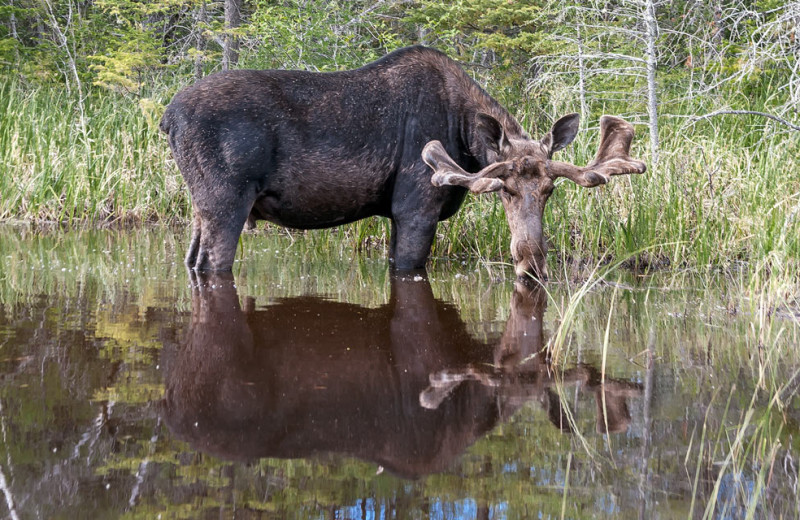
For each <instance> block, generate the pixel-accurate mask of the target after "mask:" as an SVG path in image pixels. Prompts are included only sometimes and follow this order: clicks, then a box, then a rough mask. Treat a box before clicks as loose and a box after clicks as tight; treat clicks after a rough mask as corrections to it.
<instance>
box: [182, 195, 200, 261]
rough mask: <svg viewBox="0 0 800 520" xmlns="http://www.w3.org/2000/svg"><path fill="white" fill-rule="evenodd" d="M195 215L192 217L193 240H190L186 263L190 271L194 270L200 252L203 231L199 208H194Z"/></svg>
mask: <svg viewBox="0 0 800 520" xmlns="http://www.w3.org/2000/svg"><path fill="white" fill-rule="evenodd" d="M193 211H194V215H193V216H192V238H191V239H189V249H188V250H187V251H186V258H185V259H184V263H185V264H186V267H188V268H189V269H192V268H194V264H195V262H196V261H197V253H198V252H199V251H200V234H201V230H202V223H203V221H202V219H201V218H200V213H198V212H197V208H194V207H193Z"/></svg>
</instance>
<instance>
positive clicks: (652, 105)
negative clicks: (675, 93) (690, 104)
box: [644, 0, 659, 169]
mask: <svg viewBox="0 0 800 520" xmlns="http://www.w3.org/2000/svg"><path fill="white" fill-rule="evenodd" d="M644 19H645V23H646V25H647V115H648V117H649V119H650V157H651V162H652V167H653V169H655V168H656V166H657V165H658V147H659V145H658V90H657V89H658V87H657V84H656V66H657V65H658V60H657V57H656V43H657V39H658V22H657V21H656V6H655V0H646V2H645V12H644Z"/></svg>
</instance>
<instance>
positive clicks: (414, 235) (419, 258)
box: [389, 214, 437, 270]
mask: <svg viewBox="0 0 800 520" xmlns="http://www.w3.org/2000/svg"><path fill="white" fill-rule="evenodd" d="M436 224H437V221H436V220H431V219H428V218H425V217H424V216H421V215H413V214H412V215H398V216H395V217H394V218H393V219H392V237H391V248H390V251H389V254H390V257H391V258H392V259H393V264H394V267H395V268H396V269H401V270H412V269H423V268H424V267H425V262H426V261H427V260H428V255H429V254H430V252H431V245H432V244H433V237H434V236H435V235H436Z"/></svg>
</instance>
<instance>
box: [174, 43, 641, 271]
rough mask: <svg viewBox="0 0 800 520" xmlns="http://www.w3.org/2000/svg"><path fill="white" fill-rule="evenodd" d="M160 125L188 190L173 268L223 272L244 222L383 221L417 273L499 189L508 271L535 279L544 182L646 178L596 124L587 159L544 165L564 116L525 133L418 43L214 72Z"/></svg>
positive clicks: (395, 249)
mask: <svg viewBox="0 0 800 520" xmlns="http://www.w3.org/2000/svg"><path fill="white" fill-rule="evenodd" d="M161 129H162V130H163V131H164V132H165V133H167V134H168V136H169V144H170V147H171V148H172V152H173V156H174V158H175V161H176V163H177V165H178V167H179V168H180V170H181V173H182V174H183V177H184V179H185V180H186V183H187V185H188V187H189V191H190V193H191V196H192V206H193V212H194V217H193V224H192V237H191V242H190V245H189V250H188V252H187V255H186V264H187V266H189V267H191V268H194V269H196V270H223V271H224V270H230V268H231V267H232V264H233V260H234V255H235V251H236V245H237V242H238V239H239V235H240V233H241V231H242V228H243V226H244V224H245V223H246V222H247V221H248V220H250V221H253V220H257V219H265V220H269V221H271V222H274V223H277V224H280V225H283V226H287V227H293V228H299V229H311V228H323V227H331V226H337V225H340V224H344V223H347V222H352V221H355V220H358V219H362V218H365V217H368V216H372V215H380V216H384V217H387V218H389V219H391V222H392V232H391V247H390V252H389V257H390V261H391V262H393V264H394V265H395V267H397V268H398V269H417V268H422V267H424V265H425V262H426V260H427V258H428V255H429V253H430V248H431V245H432V243H433V238H434V236H435V234H436V225H437V223H438V222H439V221H440V220H444V219H446V218H448V217H450V216H451V215H453V214H454V213H455V212H456V211H457V210H458V208H459V206H460V205H461V202H462V201H463V199H464V196H465V194H466V192H467V190H471V191H472V192H474V193H484V192H489V191H499V192H500V195H501V199H502V201H503V204H504V206H505V210H506V216H507V218H508V222H509V225H510V228H511V236H512V251H511V253H512V257H513V259H514V264H515V268H516V272H517V275H518V276H520V277H525V276H527V275H532V276H539V277H543V276H544V275H545V262H544V255H545V241H544V238H543V236H542V213H543V210H544V205H545V202H546V201H547V198H548V197H549V195H550V193H551V192H552V190H553V180H554V179H555V178H556V177H559V176H562V177H567V178H569V179H570V180H572V181H574V182H576V183H578V184H580V185H582V186H597V185H599V184H604V183H605V182H607V181H608V179H609V176H611V175H619V174H626V173H642V172H644V170H645V166H644V163H642V162H640V161H634V160H632V159H630V157H628V153H629V149H630V143H631V139H632V138H633V127H632V126H631V125H630V124H628V123H626V122H625V121H623V120H621V119H619V118H613V117H608V116H606V117H604V118H603V119H602V120H601V132H602V139H601V143H600V149H599V151H598V155H597V158H596V159H595V160H594V161H593V162H592V163H591V164H590V165H588V166H587V167H583V168H579V167H576V166H573V165H570V164H567V163H559V162H556V161H551V157H552V154H553V153H554V152H556V151H557V150H560V149H562V148H564V147H565V146H567V145H568V144H569V143H570V142H571V141H572V140H573V139H574V138H575V135H576V133H577V131H578V116H577V115H575V114H573V115H569V116H566V117H563V118H561V119H560V120H558V121H557V122H556V123H555V125H554V126H553V129H552V130H551V131H550V132H549V133H548V134H547V135H545V136H544V138H543V139H541V140H535V139H532V138H531V137H530V136H529V135H528V134H526V133H525V131H524V130H523V129H522V127H521V126H520V125H519V123H518V122H517V121H516V120H515V119H514V118H513V117H512V116H511V115H510V114H509V113H508V111H506V110H505V109H504V108H503V107H502V106H500V104H499V103H497V102H496V101H495V100H494V99H492V98H491V97H490V96H489V95H488V94H487V93H486V92H485V91H484V90H483V89H481V88H480V86H478V84H477V83H475V82H474V81H473V80H472V79H471V78H470V77H469V76H468V75H467V74H466V73H465V72H464V70H463V69H462V68H461V67H460V66H459V65H458V64H457V63H456V62H454V61H453V60H451V59H449V58H448V57H447V56H445V55H444V54H442V53H440V52H438V51H435V50H432V49H428V48H424V47H409V48H405V49H401V50H398V51H396V52H393V53H391V54H389V55H387V56H385V57H383V58H381V59H380V60H378V61H376V62H374V63H371V64H369V65H366V66H365V67H362V68H360V69H357V70H352V71H342V72H331V73H312V72H303V71H284V70H268V71H254V70H241V71H229V72H222V73H218V74H215V75H212V76H209V77H207V78H205V79H203V80H201V81H199V82H197V83H196V84H194V85H192V86H190V87H188V88H186V89H184V90H182V91H181V92H179V93H178V94H177V95H176V96H175V98H174V99H173V100H172V102H171V103H170V105H169V106H168V107H167V110H166V112H165V114H164V117H163V119H162V121H161ZM431 168H433V172H432V171H431ZM472 172H477V173H472Z"/></svg>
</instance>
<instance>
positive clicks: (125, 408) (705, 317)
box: [0, 228, 800, 520]
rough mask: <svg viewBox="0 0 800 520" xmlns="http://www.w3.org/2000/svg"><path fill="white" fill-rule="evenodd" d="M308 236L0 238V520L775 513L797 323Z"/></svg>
mask: <svg viewBox="0 0 800 520" xmlns="http://www.w3.org/2000/svg"><path fill="white" fill-rule="evenodd" d="M319 236H322V235H313V234H311V235H308V236H289V235H288V234H285V233H284V234H275V235H248V236H246V237H245V239H244V241H243V250H242V252H241V254H240V256H241V257H242V259H241V260H239V261H237V263H236V266H235V268H234V274H233V276H208V277H199V278H198V277H192V276H190V275H189V274H187V272H186V271H185V270H184V268H183V266H182V264H181V261H180V258H181V256H182V254H183V250H184V247H185V242H186V240H185V233H184V232H183V231H182V230H181V231H178V232H170V231H165V230H139V231H134V232H130V231H128V232H120V231H92V232H83V233H78V232H64V231H61V232H52V233H39V234H33V233H30V232H28V231H26V230H25V229H24V228H23V229H19V228H0V446H1V447H2V448H1V449H0V491H2V493H1V494H2V496H0V516H2V517H8V518H21V519H22V518H270V519H271V518H275V519H283V518H313V519H351V518H352V519H390V518H396V519H405V518H414V519H443V520H444V519H473V518H475V519H523V518H606V517H614V518H694V517H698V518H699V517H703V516H704V515H705V516H707V517H713V518H746V517H748V516H750V517H753V518H797V516H798V512H800V505H798V501H800V495H798V489H797V481H798V468H800V459H798V455H800V452H798V440H797V439H798V418H800V409H799V408H798V404H800V400H798V397H797V392H798V390H797V384H796V382H797V372H798V370H799V369H800V355H798V351H799V350H800V343H799V338H800V327H798V323H797V322H796V320H793V319H792V318H791V317H783V318H781V317H779V316H775V315H770V316H765V315H762V314H760V313H759V312H758V306H756V305H752V306H748V305H743V304H742V301H741V299H737V298H736V297H734V296H732V294H733V293H734V291H733V290H732V285H733V284H735V283H736V281H735V280H721V281H720V283H719V284H714V286H713V287H708V286H706V287H699V286H695V285H694V284H693V283H691V280H690V279H689V278H684V279H682V280H681V281H677V282H676V279H675V278H674V273H672V275H671V276H672V278H669V279H668V277H667V276H666V275H661V278H656V277H648V278H643V277H640V278H636V277H633V276H631V275H629V274H626V273H624V272H620V273H614V274H612V275H610V276H608V277H607V278H606V279H605V281H604V282H602V283H598V284H596V285H594V286H593V287H592V288H591V290H589V291H587V292H586V293H585V294H582V293H581V291H580V286H579V285H567V284H550V285H549V286H548V287H547V291H533V290H529V289H525V288H522V287H515V285H514V283H513V281H510V280H508V279H507V277H508V275H509V274H510V271H508V272H506V271H504V270H503V269H502V268H501V267H500V268H497V267H495V268H492V267H487V266H485V265H481V264H478V263H474V262H469V261H463V262H462V261H447V260H442V259H439V260H436V261H435V262H434V265H433V267H432V268H431V269H430V270H429V271H428V276H427V277H422V276H407V277H399V278H398V277H392V276H391V275H390V273H389V271H388V269H387V266H386V261H385V259H384V258H383V257H382V255H380V254H377V255H375V256H376V257H375V258H371V257H369V255H365V254H354V253H353V252H352V251H342V250H341V246H338V245H335V244H331V243H329V242H328V241H326V239H324V238H318V237H319Z"/></svg>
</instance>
